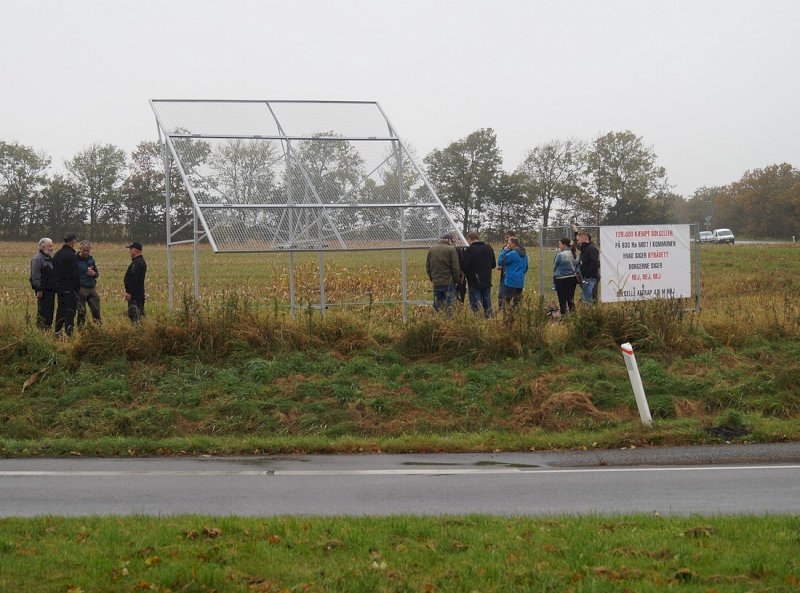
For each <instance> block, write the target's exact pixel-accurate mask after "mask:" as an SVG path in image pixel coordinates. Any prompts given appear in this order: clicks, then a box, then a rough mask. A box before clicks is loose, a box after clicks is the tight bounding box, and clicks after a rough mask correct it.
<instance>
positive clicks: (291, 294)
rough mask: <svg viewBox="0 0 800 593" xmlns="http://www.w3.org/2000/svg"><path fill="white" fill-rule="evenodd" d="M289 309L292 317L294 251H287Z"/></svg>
mask: <svg viewBox="0 0 800 593" xmlns="http://www.w3.org/2000/svg"><path fill="white" fill-rule="evenodd" d="M289 311H290V315H291V317H292V319H294V251H290V252H289Z"/></svg>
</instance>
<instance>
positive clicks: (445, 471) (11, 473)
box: [0, 465, 800, 478]
mask: <svg viewBox="0 0 800 593" xmlns="http://www.w3.org/2000/svg"><path fill="white" fill-rule="evenodd" d="M798 469H800V465H745V466H742V465H723V466H679V467H676V466H669V467H592V468H565V469H538V468H517V467H505V468H452V467H443V468H439V469H434V468H424V469H422V468H401V469H364V470H347V469H345V470H332V469H319V470H313V469H311V470H282V469H276V470H107V471H104V470H5V471H2V470H0V477H9V478H11V477H46V476H53V477H84V476H85V477H125V476H173V477H192V476H199V477H215V476H232V477H233V476H242V477H248V476H249V477H264V476H459V475H491V474H530V475H537V474H590V473H614V472H692V471H733V470H736V471H742V470H798Z"/></svg>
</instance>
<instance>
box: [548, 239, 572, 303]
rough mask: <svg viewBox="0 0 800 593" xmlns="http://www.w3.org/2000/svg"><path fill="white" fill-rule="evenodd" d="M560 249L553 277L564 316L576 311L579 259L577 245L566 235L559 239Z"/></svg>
mask: <svg viewBox="0 0 800 593" xmlns="http://www.w3.org/2000/svg"><path fill="white" fill-rule="evenodd" d="M558 249H559V251H558V253H557V254H556V257H555V259H554V260H553V279H554V281H555V285H556V294H557V295H558V306H559V308H560V309H561V316H562V317H563V316H564V315H566V314H567V312H574V311H575V287H576V286H577V285H578V280H577V278H576V277H575V274H576V272H577V261H576V252H575V247H574V246H573V245H572V242H571V241H570V240H569V239H567V238H566V237H563V238H561V239H560V240H559V242H558Z"/></svg>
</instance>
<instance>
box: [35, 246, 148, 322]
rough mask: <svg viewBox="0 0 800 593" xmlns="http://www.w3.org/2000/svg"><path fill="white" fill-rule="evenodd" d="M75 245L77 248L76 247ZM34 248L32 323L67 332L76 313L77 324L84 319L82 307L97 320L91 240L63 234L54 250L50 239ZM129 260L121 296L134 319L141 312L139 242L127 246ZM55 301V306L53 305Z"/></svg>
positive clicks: (142, 268) (142, 267)
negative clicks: (59, 245) (60, 245)
mask: <svg viewBox="0 0 800 593" xmlns="http://www.w3.org/2000/svg"><path fill="white" fill-rule="evenodd" d="M76 246H77V247H78V250H77V251H76ZM38 248H39V249H38V251H37V252H36V253H35V254H34V256H33V257H32V258H31V275H30V283H31V288H32V289H33V291H34V294H35V296H36V325H37V327H39V328H40V329H42V330H46V331H50V330H51V329H52V328H53V316H54V314H55V333H56V335H57V336H71V335H72V331H73V329H74V324H75V316H76V314H77V317H78V325H83V324H84V323H85V322H86V307H87V305H88V307H89V311H90V312H91V315H92V320H93V322H94V323H96V324H100V323H101V316H100V296H99V295H98V294H97V279H98V278H99V277H100V269H99V268H98V267H97V262H96V261H95V259H94V257H93V256H92V243H91V241H87V240H84V241H80V242H79V241H78V236H77V235H76V234H75V233H68V234H67V235H66V236H65V237H64V244H63V245H62V247H61V249H59V250H58V251H57V252H56V253H55V254H54V253H53V251H54V249H55V247H54V245H53V240H52V239H50V238H48V237H43V238H42V239H39V243H38ZM127 249H128V251H129V253H130V256H131V263H130V265H129V266H128V269H127V271H126V272H125V278H124V280H123V282H124V286H125V300H126V301H127V304H128V317H129V318H130V320H131V321H133V322H138V321H140V320H141V319H142V317H143V316H144V302H145V295H144V279H145V274H146V273H147V263H146V262H145V261H144V257H143V256H142V250H143V247H142V244H141V243H140V242H139V241H134V242H132V243H131V244H130V245H128V246H127ZM56 305H57V306H58V308H57V309H56Z"/></svg>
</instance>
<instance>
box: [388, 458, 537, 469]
mask: <svg viewBox="0 0 800 593" xmlns="http://www.w3.org/2000/svg"><path fill="white" fill-rule="evenodd" d="M401 465H418V466H420V465H430V466H434V467H444V466H453V465H456V466H458V465H464V464H463V463H436V462H433V461H404V462H403V463H402V464H401ZM472 465H475V466H478V467H486V466H501V467H510V468H519V469H524V468H530V467H539V466H538V465H532V464H527V463H508V462H506V461H488V460H486V461H476V462H475V463H473V464H472Z"/></svg>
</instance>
